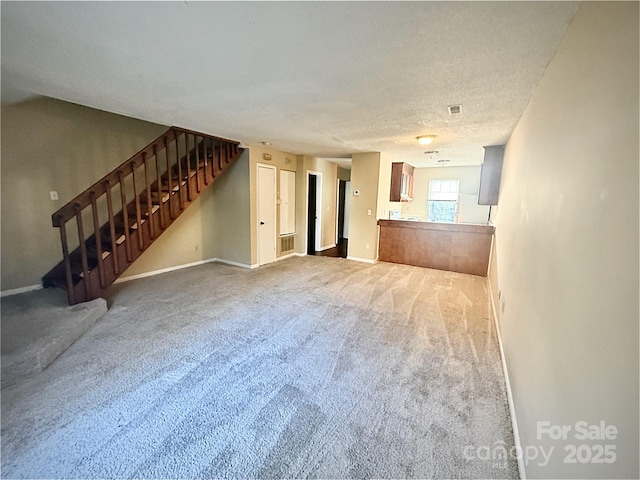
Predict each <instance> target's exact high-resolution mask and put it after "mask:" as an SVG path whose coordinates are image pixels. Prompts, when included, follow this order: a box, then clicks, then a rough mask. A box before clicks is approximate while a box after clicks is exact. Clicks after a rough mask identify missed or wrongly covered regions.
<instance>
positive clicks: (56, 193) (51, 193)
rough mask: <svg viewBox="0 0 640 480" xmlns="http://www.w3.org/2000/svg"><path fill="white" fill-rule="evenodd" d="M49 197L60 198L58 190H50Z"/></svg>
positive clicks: (52, 198)
mask: <svg viewBox="0 0 640 480" xmlns="http://www.w3.org/2000/svg"><path fill="white" fill-rule="evenodd" d="M49 198H51V200H58V192H56V191H55V190H52V191H50V192H49Z"/></svg>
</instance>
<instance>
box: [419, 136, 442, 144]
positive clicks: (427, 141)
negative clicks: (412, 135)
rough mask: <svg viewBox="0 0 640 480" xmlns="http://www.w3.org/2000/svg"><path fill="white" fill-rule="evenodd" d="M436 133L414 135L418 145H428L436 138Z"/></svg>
mask: <svg viewBox="0 0 640 480" xmlns="http://www.w3.org/2000/svg"><path fill="white" fill-rule="evenodd" d="M436 137H437V135H420V136H418V137H416V140H418V143H419V144H420V145H429V144H430V143H431V142H433V141H434V140H435V139H436Z"/></svg>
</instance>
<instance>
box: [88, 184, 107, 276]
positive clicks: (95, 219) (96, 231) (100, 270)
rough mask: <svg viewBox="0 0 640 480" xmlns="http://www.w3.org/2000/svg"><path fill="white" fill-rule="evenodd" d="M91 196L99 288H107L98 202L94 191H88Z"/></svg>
mask: <svg viewBox="0 0 640 480" xmlns="http://www.w3.org/2000/svg"><path fill="white" fill-rule="evenodd" d="M89 196H90V198H91V214H92V215H93V234H94V235H95V237H96V253H97V255H98V275H99V276H100V288H107V280H106V277H105V274H104V261H103V259H102V239H101V238H100V219H99V218H98V203H97V201H96V192H94V191H93V190H91V192H89Z"/></svg>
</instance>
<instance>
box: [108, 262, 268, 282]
mask: <svg viewBox="0 0 640 480" xmlns="http://www.w3.org/2000/svg"><path fill="white" fill-rule="evenodd" d="M213 262H220V263H224V264H226V265H233V266H234V267H241V268H249V269H251V268H256V267H257V265H247V264H246V263H240V262H235V261H233V260H225V259H224V258H218V257H214V258H207V259H206V260H198V261H197V262H191V263H185V264H183V265H176V266H174V267H167V268H161V269H160V270H152V271H151V272H145V273H140V274H137V275H131V276H129V277H124V278H118V279H117V280H116V281H115V282H113V283H114V284H116V283H124V282H128V281H130V280H138V279H140V278H146V277H153V276H155V275H161V274H163V273H168V272H174V271H176V270H182V269H184V268H191V267H197V266H198V265H204V264H206V263H213Z"/></svg>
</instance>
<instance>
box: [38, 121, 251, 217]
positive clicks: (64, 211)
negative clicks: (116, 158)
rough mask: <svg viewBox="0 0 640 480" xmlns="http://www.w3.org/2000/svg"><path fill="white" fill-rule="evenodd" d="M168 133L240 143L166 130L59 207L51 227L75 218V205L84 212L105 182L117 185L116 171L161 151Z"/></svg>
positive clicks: (139, 164) (196, 133)
mask: <svg viewBox="0 0 640 480" xmlns="http://www.w3.org/2000/svg"><path fill="white" fill-rule="evenodd" d="M170 133H174V134H175V135H176V138H177V136H178V134H179V133H187V134H190V135H200V136H203V137H206V138H212V139H214V140H217V141H219V142H224V143H230V144H235V145H240V142H236V141H234V140H228V139H225V138H221V137H216V136H214V135H202V133H200V132H194V131H193V130H187V129H185V128H179V127H171V128H170V129H169V130H167V131H166V132H164V133H163V134H162V135H160V136H159V137H158V138H156V139H155V140H154V141H152V142H151V143H150V144H149V145H147V146H146V147H144V148H143V149H141V150H140V151H139V152H136V153H134V154H133V155H132V156H131V157H130V158H129V159H128V160H126V161H125V162H123V163H122V164H121V165H119V166H118V167H116V168H114V169H113V170H112V171H111V172H109V173H107V174H106V175H105V176H104V177H102V178H101V179H100V180H98V181H97V182H96V183H94V184H93V185H91V186H90V187H89V188H87V189H86V190H85V191H84V192H82V193H81V194H79V195H78V196H77V197H75V198H74V199H73V200H70V201H69V202H68V203H67V204H66V205H64V206H63V207H60V208H59V209H58V210H57V211H55V212H54V213H53V214H52V215H51V220H52V223H53V226H54V227H59V226H60V224H61V223H66V222H68V221H69V220H71V219H72V218H73V217H74V216H75V209H76V206H77V205H79V206H80V209H81V210H84V209H85V208H87V207H88V206H90V205H91V192H92V191H93V192H94V193H95V195H96V197H99V196H101V195H103V194H104V193H106V188H105V184H106V182H109V183H110V184H115V183H118V182H119V181H120V179H119V177H118V170H121V169H123V168H126V167H128V168H130V169H133V168H137V167H139V166H141V165H142V163H143V162H144V160H143V154H144V155H146V156H152V155H153V154H154V147H155V149H156V151H158V150H162V149H163V148H164V145H165V144H164V138H165V136H167V135H168V134H170ZM124 171H127V170H124ZM129 171H131V170H129Z"/></svg>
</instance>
